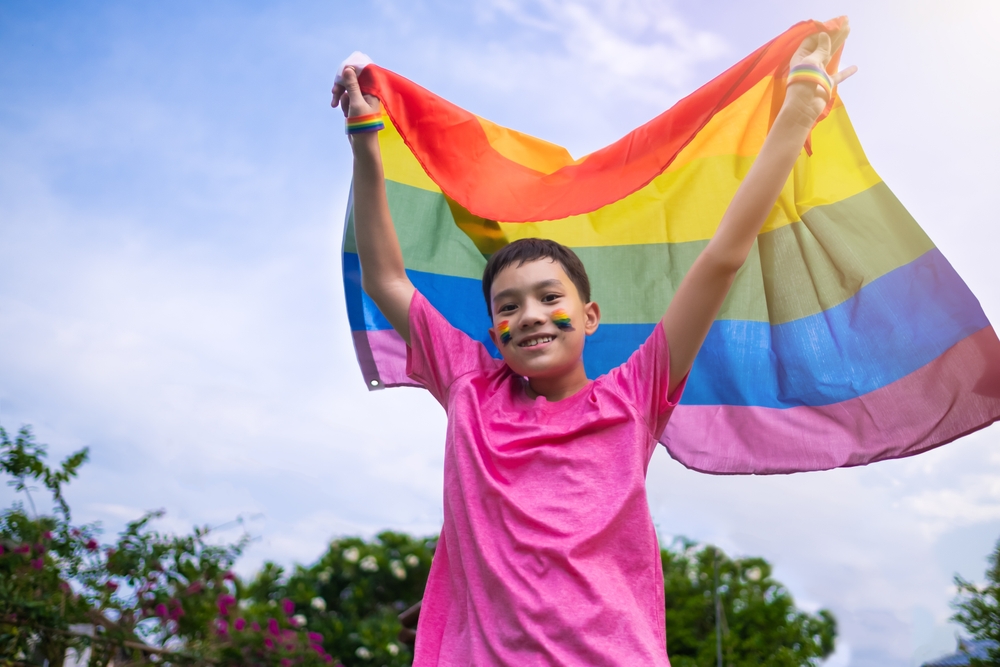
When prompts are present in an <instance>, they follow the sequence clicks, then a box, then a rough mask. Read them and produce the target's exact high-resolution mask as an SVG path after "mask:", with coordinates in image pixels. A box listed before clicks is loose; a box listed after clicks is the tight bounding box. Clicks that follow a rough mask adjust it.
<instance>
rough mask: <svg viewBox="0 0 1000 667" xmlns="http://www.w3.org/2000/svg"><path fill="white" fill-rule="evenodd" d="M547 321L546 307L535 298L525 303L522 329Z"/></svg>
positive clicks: (521, 323) (521, 322)
mask: <svg viewBox="0 0 1000 667" xmlns="http://www.w3.org/2000/svg"><path fill="white" fill-rule="evenodd" d="M545 321H546V314H545V308H544V307H543V306H542V304H541V303H539V302H537V301H535V300H534V299H529V300H528V301H527V303H525V304H524V315H522V316H521V321H520V322H519V324H520V328H521V329H531V328H534V327H536V326H539V325H540V324H544V323H545Z"/></svg>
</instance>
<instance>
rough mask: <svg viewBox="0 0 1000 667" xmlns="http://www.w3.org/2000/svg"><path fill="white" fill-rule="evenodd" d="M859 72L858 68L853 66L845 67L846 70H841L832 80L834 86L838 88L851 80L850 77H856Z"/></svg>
mask: <svg viewBox="0 0 1000 667" xmlns="http://www.w3.org/2000/svg"><path fill="white" fill-rule="evenodd" d="M857 71H858V68H857V66H856V65H851V66H850V67H845V68H844V69H842V70H840V71H839V72H837V73H836V74H834V75H833V76H832V77H830V78H831V79H833V85H835V86H836V85H839V84H840V83H841V82H842V81H845V80H846V79H849V78H850V77H852V76H854V73H855V72H857Z"/></svg>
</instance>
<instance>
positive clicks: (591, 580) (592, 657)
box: [333, 24, 853, 667]
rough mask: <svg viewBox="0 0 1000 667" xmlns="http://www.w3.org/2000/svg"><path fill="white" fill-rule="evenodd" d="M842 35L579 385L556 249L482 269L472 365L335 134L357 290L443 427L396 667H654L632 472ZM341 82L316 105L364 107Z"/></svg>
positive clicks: (638, 483)
mask: <svg viewBox="0 0 1000 667" xmlns="http://www.w3.org/2000/svg"><path fill="white" fill-rule="evenodd" d="M846 36H847V28H846V24H845V28H844V29H842V30H841V31H839V32H837V33H835V34H833V35H829V34H826V33H820V34H818V35H814V36H812V37H809V38H808V39H806V40H805V41H804V42H803V43H802V45H801V46H800V47H799V50H798V52H797V53H796V54H795V56H794V57H793V58H792V61H791V65H792V67H793V68H794V69H793V70H792V71H793V75H792V77H790V83H789V86H788V91H787V95H786V98H785V102H784V104H783V106H782V108H781V110H780V112H779V113H778V115H777V117H776V118H775V121H774V124H773V126H772V128H771V131H770V133H769V135H768V137H767V140H766V141H765V143H764V146H763V148H762V149H761V151H760V154H759V155H758V157H757V159H756V161H755V162H754V164H753V167H752V168H751V169H750V171H749V173H748V174H747V176H746V178H745V179H744V181H743V183H742V185H741V186H740V188H739V191H738V192H737V193H736V195H735V197H734V198H733V200H732V202H731V204H730V206H729V208H728V210H727V212H726V214H725V215H724V217H723V219H722V220H721V222H720V224H719V227H718V231H717V232H716V234H715V236H714V237H713V238H712V240H711V241H710V242H709V244H708V245H707V247H706V248H705V250H704V251H703V252H702V254H701V256H700V257H699V258H698V259H697V260H696V261H695V263H694V265H693V266H692V268H691V270H690V271H689V272H688V274H687V275H686V276H685V278H684V280H683V282H682V283H681V285H680V287H679V288H678V290H677V292H676V294H675V296H674V298H673V300H672V302H671V304H670V306H669V308H668V309H667V312H666V314H665V315H664V316H663V318H662V319H661V321H660V323H659V325H658V326H657V327H656V328H655V329H654V331H653V333H652V334H651V335H650V337H649V339H648V340H647V341H646V342H645V343H644V344H643V345H642V347H640V349H639V350H638V351H636V352H635V354H633V355H632V357H631V358H629V360H628V361H627V362H626V363H625V364H623V365H622V366H620V367H618V368H616V369H614V370H612V371H611V372H610V373H608V374H607V375H604V376H601V377H599V378H597V379H594V380H591V379H589V378H588V377H587V376H586V373H585V371H584V366H583V360H582V354H583V348H584V342H585V339H586V336H587V335H589V334H592V333H593V332H594V331H596V329H597V327H598V326H599V324H600V317H601V313H600V308H599V306H598V305H597V304H596V303H594V302H592V301H591V300H590V285H589V280H588V278H587V274H586V271H585V270H584V267H583V265H582V263H581V262H580V260H579V259H578V258H577V257H576V255H575V254H574V253H573V252H572V251H571V250H569V249H568V248H565V247H563V246H561V245H559V244H557V243H554V242H551V241H544V240H541V239H525V240H521V241H517V242H514V243H511V244H509V245H508V246H506V247H504V248H502V249H501V250H500V251H498V252H497V253H495V254H494V255H493V256H492V257H491V258H490V260H489V262H488V263H487V266H486V270H485V272H484V275H483V293H484V296H485V298H486V303H487V308H488V309H489V312H490V316H491V318H492V322H493V326H492V327H491V329H490V337H491V338H492V340H493V342H494V343H495V344H496V346H497V348H498V349H499V350H500V352H501V355H502V357H503V359H502V360H496V359H494V358H492V357H491V356H490V354H489V353H488V352H487V350H486V349H485V348H484V347H483V346H482V345H481V344H479V343H477V342H475V341H473V340H472V339H470V338H469V337H468V336H466V335H465V334H464V333H462V332H460V331H458V330H456V329H454V328H453V327H451V325H449V324H448V322H447V321H446V320H445V319H444V318H443V317H442V316H441V315H440V314H439V313H438V312H437V311H435V310H434V308H433V307H432V306H430V304H429V303H428V302H427V300H426V299H425V298H424V297H423V296H422V295H420V294H419V293H417V292H416V290H415V289H414V287H413V285H412V284H411V283H410V281H409V279H408V278H407V275H406V272H405V269H404V265H403V258H402V254H401V252H400V248H399V243H398V241H397V238H396V235H395V230H394V228H393V224H392V220H391V217H390V214H389V208H388V203H387V200H386V194H385V184H384V180H383V174H382V167H381V159H380V154H379V148H378V140H377V136H376V135H375V134H374V133H362V134H353V135H351V136H352V140H351V143H352V147H353V150H354V220H355V235H356V242H357V250H358V255H359V257H360V260H361V265H362V278H363V287H364V289H365V292H366V293H367V294H368V295H369V296H370V297H371V298H372V300H374V302H375V303H376V304H377V305H378V307H379V309H380V310H381V311H382V313H383V314H384V315H385V316H386V318H387V319H388V320H389V322H390V323H391V324H392V326H393V327H394V328H395V329H396V331H397V332H399V334H400V335H401V336H402V337H403V339H404V340H405V341H406V343H407V346H408V347H407V372H408V374H409V375H410V376H411V377H412V378H414V379H415V380H417V381H419V382H420V383H421V384H423V385H424V386H425V387H426V388H427V389H428V390H430V391H431V393H432V394H433V395H434V397H435V398H436V399H437V400H438V401H439V402H440V403H441V404H442V405H443V406H444V407H445V409H446V411H447V413H448V428H447V437H446V443H445V469H444V477H445V480H444V526H443V528H442V531H441V538H440V540H439V542H438V548H437V551H436V553H435V557H434V563H433V566H432V568H431V573H430V576H429V579H428V582H427V589H426V591H425V594H424V603H423V608H422V611H421V615H420V620H419V626H418V633H417V637H418V640H417V645H416V655H415V659H414V665H415V666H416V667H422V666H424V665H463V666H464V665H669V662H668V660H667V656H666V650H665V649H666V637H665V629H664V618H663V614H664V604H663V577H662V572H661V570H660V559H659V545H658V542H657V538H656V534H655V531H654V529H653V525H652V520H651V518H650V514H649V508H648V505H647V502H646V495H645V472H646V466H647V464H648V462H649V459H650V457H651V455H652V452H653V448H654V446H655V444H656V442H657V438H658V436H659V435H660V434H661V433H662V431H663V429H664V427H665V426H666V423H667V420H668V419H669V417H670V414H671V412H672V410H673V408H674V406H675V405H676V404H677V400H678V399H679V397H680V394H681V392H682V391H683V385H684V379H685V378H686V376H687V373H688V371H689V370H690V368H691V365H692V363H693V361H694V358H695V355H696V354H697V352H698V349H699V348H700V346H701V344H702V342H703V340H704V338H705V336H706V335H707V333H708V331H709V328H710V326H711V324H712V322H713V320H714V319H715V316H716V314H717V313H718V310H719V308H720V307H721V305H722V302H723V300H724V299H725V297H726V294H727V292H728V290H729V287H730V285H731V284H732V281H733V279H734V277H735V275H736V272H737V271H738V270H739V268H740V267H741V266H742V265H743V262H744V261H745V260H746V258H747V255H748V254H749V252H750V249H751V247H752V245H753V242H754V239H755V238H756V236H757V233H758V232H759V230H760V228H761V226H762V225H763V224H764V221H765V219H766V218H767V215H768V213H769V212H770V210H771V208H772V206H773V205H774V202H775V201H776V199H777V197H778V194H779V192H780V190H781V187H782V186H783V184H784V183H785V181H786V179H787V177H788V175H789V173H790V172H791V169H792V167H793V165H794V163H795V160H796V158H797V157H798V156H799V153H800V151H801V149H802V146H803V144H804V143H805V141H806V138H807V136H808V134H809V131H810V130H811V128H812V126H813V124H814V123H815V121H816V119H817V118H818V117H819V115H820V113H821V112H822V111H823V109H824V108H825V106H826V104H827V101H828V100H829V95H830V92H831V91H830V87H831V85H832V84H836V83H839V82H840V81H842V80H844V79H845V78H847V76H849V75H850V74H852V73H853V68H850V69H848V70H845V71H844V72H841V73H839V74H837V75H835V76H834V77H832V81H831V80H829V79H825V78H824V77H825V76H826V75H825V74H824V73H823V72H824V71H825V67H826V64H827V63H828V62H829V60H830V57H831V55H832V54H833V53H834V52H835V51H836V49H837V48H838V47H839V45H840V44H841V43H842V42H843V40H844V39H845V38H846ZM810 72H811V74H810ZM342 76H343V83H342V84H338V85H337V86H335V87H334V91H333V92H334V102H333V104H334V106H337V105H338V104H339V105H341V106H342V107H343V108H344V111H345V114H346V115H347V116H348V117H357V116H367V115H370V114H374V113H377V112H378V111H379V103H378V101H377V100H376V99H374V98H372V97H365V96H363V95H362V94H361V91H360V89H359V87H358V83H357V78H356V75H355V72H354V70H353V69H351V68H346V69H345V70H344V72H343V75H342ZM810 77H812V78H810ZM668 341H669V344H668Z"/></svg>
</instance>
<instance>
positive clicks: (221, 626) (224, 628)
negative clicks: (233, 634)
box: [215, 618, 229, 635]
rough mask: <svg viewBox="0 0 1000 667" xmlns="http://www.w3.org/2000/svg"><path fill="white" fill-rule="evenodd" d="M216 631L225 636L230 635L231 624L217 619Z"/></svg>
mask: <svg viewBox="0 0 1000 667" xmlns="http://www.w3.org/2000/svg"><path fill="white" fill-rule="evenodd" d="M215 629H216V632H218V633H219V634H220V635H225V634H228V633H229V623H227V622H226V621H225V620H223V619H221V618H220V619H217V620H216V622H215Z"/></svg>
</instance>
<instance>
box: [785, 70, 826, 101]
mask: <svg viewBox="0 0 1000 667" xmlns="http://www.w3.org/2000/svg"><path fill="white" fill-rule="evenodd" d="M800 82H802V83H811V84H814V85H817V86H822V87H823V89H824V90H825V91H826V96H827V97H831V96H832V95H833V79H831V78H830V75H829V74H827V73H826V70H825V69H823V68H822V67H820V66H819V65H813V64H811V63H803V64H801V65H796V66H795V67H793V68H792V69H791V71H790V72H788V83H789V84H793V83H800Z"/></svg>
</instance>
